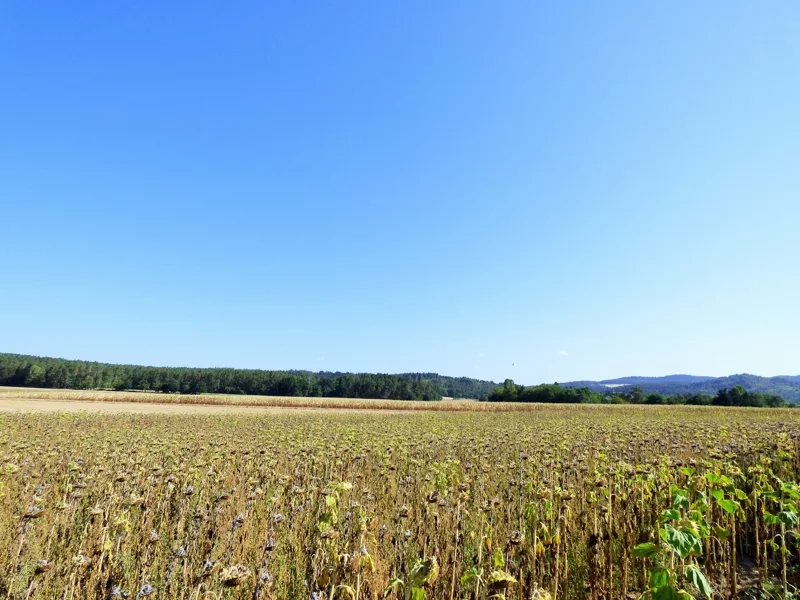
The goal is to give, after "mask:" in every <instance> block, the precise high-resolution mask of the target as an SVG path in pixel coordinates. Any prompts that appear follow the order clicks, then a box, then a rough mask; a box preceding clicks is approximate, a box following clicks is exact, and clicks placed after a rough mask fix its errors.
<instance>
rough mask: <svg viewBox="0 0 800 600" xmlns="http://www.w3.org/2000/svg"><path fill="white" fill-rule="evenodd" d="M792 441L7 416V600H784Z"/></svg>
mask: <svg viewBox="0 0 800 600" xmlns="http://www.w3.org/2000/svg"><path fill="white" fill-rule="evenodd" d="M798 425H800V412H795V411H792V410H760V409H744V410H736V409H730V410H725V409H705V408H695V409H692V408H689V407H684V408H679V407H667V408H651V407H594V406H583V407H579V406H568V407H553V406H539V407H537V408H536V409H535V410H531V411H527V412H523V413H493V414H483V413H453V414H447V413H409V414H391V415H382V414H379V413H370V414H356V415H353V414H345V415H342V414H336V413H326V414H318V415H317V414H311V415H309V414H296V415H295V414H282V415H265V416H243V415H225V416H218V415H217V416H164V415H105V416H103V415H93V414H69V413H67V414H38V415H24V414H12V415H0V550H2V552H1V553H0V598H3V599H7V600H11V599H13V600H28V599H31V600H32V599H56V598H58V599H62V600H72V599H84V598H125V597H127V598H131V599H134V598H136V599H141V598H164V599H167V598H172V599H178V598H180V599H192V600H194V599H201V598H209V599H210V598H248V599H253V600H258V599H272V598H275V599H278V598H281V599H282V598H299V599H303V600H308V599H316V600H323V599H326V600H331V599H336V598H341V599H347V600H353V599H358V600H361V599H371V598H382V597H388V598H399V599H403V600H408V599H414V600H419V599H422V598H428V599H432V598H447V599H450V598H469V599H475V600H478V599H484V598H496V599H501V598H506V599H511V598H517V599H523V598H524V599H526V600H527V599H529V598H539V599H542V600H544V599H546V598H550V599H552V600H556V599H571V598H588V599H591V600H596V599H600V598H602V599H608V600H614V599H619V598H623V599H624V598H638V597H640V596H643V595H644V597H645V598H648V597H649V598H656V599H659V598H699V597H711V596H714V597H722V598H732V597H756V596H751V595H750V594H753V593H755V592H754V590H755V589H756V588H758V590H760V591H759V592H758V593H759V594H771V596H770V595H764V596H758V597H775V598H778V597H781V598H782V597H784V596H785V594H786V593H788V594H791V591H790V590H791V589H792V582H793V581H794V580H795V574H794V571H795V566H796V564H797V545H796V541H797V538H796V536H795V532H796V529H797V522H798V516H797V513H798V510H797V507H796V504H795V502H796V500H797V499H798V498H800V490H798V488H797V487H796V486H795V484H794V482H795V481H798V477H799V476H800V445H799V444H800V441H799V440H798V430H799V428H798ZM762 583H763V584H764V586H765V587H764V586H762ZM769 590H772V591H769Z"/></svg>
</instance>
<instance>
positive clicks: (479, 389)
mask: <svg viewBox="0 0 800 600" xmlns="http://www.w3.org/2000/svg"><path fill="white" fill-rule="evenodd" d="M399 376H400V377H404V378H408V379H413V380H415V381H430V382H431V383H433V384H434V385H435V386H436V387H438V388H439V389H440V390H442V395H443V396H447V397H448V398H471V399H473V400H486V399H487V398H488V397H489V394H491V393H492V392H493V391H494V390H496V389H497V388H498V384H496V383H495V382H494V381H483V380H481V379H472V378H471V377H446V376H444V375H439V374H438V373H400V375H399Z"/></svg>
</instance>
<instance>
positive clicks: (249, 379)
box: [0, 354, 497, 400]
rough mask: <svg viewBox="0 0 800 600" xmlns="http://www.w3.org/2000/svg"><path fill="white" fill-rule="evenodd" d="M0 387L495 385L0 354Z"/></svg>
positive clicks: (373, 389) (315, 390)
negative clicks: (132, 363) (138, 364)
mask: <svg viewBox="0 0 800 600" xmlns="http://www.w3.org/2000/svg"><path fill="white" fill-rule="evenodd" d="M0 385H9V386H22V387H44V388H69V389H116V390H153V391H159V392H166V393H183V394H200V393H222V394H258V395H266V396H316V397H332V398H375V399H392V400H440V399H441V398H442V396H452V397H455V398H477V399H485V398H486V397H487V396H488V395H489V394H490V393H491V392H492V391H493V390H494V388H496V387H497V384H495V383H492V382H488V381H479V380H476V379H469V378H466V377H460V378H456V377H444V376H441V375H438V374H436V373H405V374H402V375H382V374H368V373H358V374H356V373H332V372H319V373H313V372H310V371H264V370H257V369H195V368H183V367H143V366H136V365H114V364H106V363H97V362H87V361H80V360H64V359H60V358H43V357H38V356H26V355H20V354H0Z"/></svg>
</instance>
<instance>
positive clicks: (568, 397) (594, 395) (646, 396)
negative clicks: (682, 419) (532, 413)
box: [488, 379, 794, 408]
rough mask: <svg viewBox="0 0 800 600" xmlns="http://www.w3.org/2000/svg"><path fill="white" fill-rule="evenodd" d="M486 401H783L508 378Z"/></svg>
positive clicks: (738, 392)
mask: <svg viewBox="0 0 800 600" xmlns="http://www.w3.org/2000/svg"><path fill="white" fill-rule="evenodd" d="M488 399H489V402H551V403H555V404H565V403H570V404H688V405H698V406H761V407H772V408H777V407H784V406H794V405H793V404H791V403H789V404H787V403H786V402H785V401H784V399H783V398H781V397H780V396H777V395H775V394H764V393H759V392H748V391H747V390H746V389H744V388H743V387H742V386H740V385H737V386H734V387H732V388H730V389H721V390H719V391H718V392H717V394H716V395H710V394H659V393H645V392H644V391H643V390H642V388H640V387H638V386H636V387H633V388H631V389H630V390H629V391H625V392H599V391H593V390H590V389H589V388H586V387H582V388H574V387H561V386H560V385H558V384H557V383H555V384H545V385H537V386H533V387H526V386H524V385H518V384H516V383H514V381H513V380H511V379H506V381H505V383H504V384H503V385H502V386H501V387H498V388H497V389H495V390H494V391H493V392H492V393H491V394H489V398H488Z"/></svg>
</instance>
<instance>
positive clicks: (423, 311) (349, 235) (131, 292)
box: [0, 0, 800, 384]
mask: <svg viewBox="0 0 800 600" xmlns="http://www.w3.org/2000/svg"><path fill="white" fill-rule="evenodd" d="M0 82H1V83H0V219H2V221H0V224H1V225H0V256H2V267H3V269H2V271H3V272H2V283H0V351H9V352H19V353H30V354H39V355H49V356H60V357H66V358H81V359H90V360H100V361H109V362H131V363H141V364H156V365H186V366H236V367H255V368H271V369H272V368H274V369H283V368H302V369H313V370H319V369H324V370H347V371H380V372H402V371H438V372H441V373H444V374H449V375H469V376H475V377H481V378H490V379H495V380H502V379H503V378H505V377H512V378H514V379H515V380H517V381H518V382H523V383H529V384H532V383H539V382H541V381H555V380H557V381H566V380H573V379H584V378H606V377H615V376H622V375H633V374H637V375H660V374H667V373H675V372H681V373H683V372H687V373H694V374H704V375H725V374H729V373H734V372H752V373H757V374H762V375H776V374H798V373H800V360H799V359H800V4H798V3H797V2H795V1H794V0H791V1H783V2H781V1H775V2H768V3H754V2H749V1H740V2H730V1H709V2H632V1H626V2H580V3H575V2H550V3H539V2H530V1H528V0H522V1H517V2H511V1H509V2H485V3H482V2H461V1H442V2H374V1H371V2H319V3H314V2H310V3H298V2H236V3H233V4H232V5H227V4H225V3H220V2H207V1H201V2H198V1H193V2H107V1H102V2H58V3H52V2H35V1H11V2H3V3H2V4H0ZM512 363H513V366H512Z"/></svg>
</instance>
